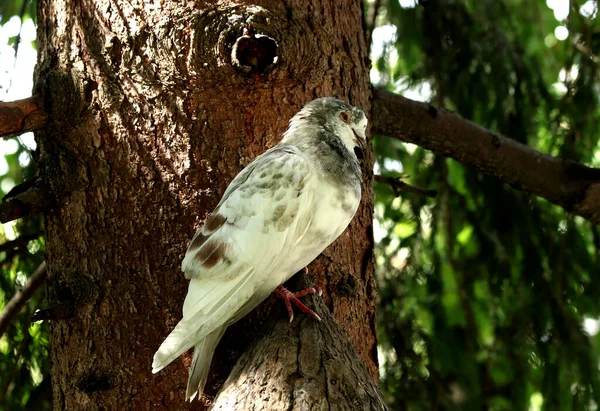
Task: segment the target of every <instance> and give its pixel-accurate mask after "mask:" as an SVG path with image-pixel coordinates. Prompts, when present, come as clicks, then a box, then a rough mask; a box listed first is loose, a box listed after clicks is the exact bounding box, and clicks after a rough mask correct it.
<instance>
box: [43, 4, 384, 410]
mask: <svg viewBox="0 0 600 411" xmlns="http://www.w3.org/2000/svg"><path fill="white" fill-rule="evenodd" d="M185 3H186V2H181V1H177V0H163V1H160V2H158V1H156V2H152V1H144V2H140V1H132V2H130V1H123V0H111V1H109V0H94V1H92V0H82V1H78V2H63V1H58V0H40V1H39V20H38V21H39V32H38V50H39V63H38V67H37V71H36V91H37V92H41V93H42V94H43V96H44V104H45V108H46V110H47V112H48V114H49V123H48V126H47V127H46V129H45V130H43V131H41V132H38V133H37V136H36V138H37V142H38V146H39V158H38V166H39V170H40V178H41V179H42V180H43V181H44V182H45V183H46V184H47V187H48V189H49V191H50V193H51V196H52V197H51V198H50V199H49V204H51V205H52V208H51V209H50V210H49V211H48V212H46V214H45V221H46V235H47V237H46V238H47V261H48V272H49V282H48V299H49V306H51V307H53V308H51V309H49V310H48V311H47V312H46V314H45V316H46V317H50V318H52V319H53V320H54V321H52V323H51V324H52V325H51V347H52V348H51V359H52V381H53V385H54V386H53V394H54V403H55V408H56V409H61V410H62V409H68V410H76V409H86V410H91V409H123V408H124V409H156V408H161V407H163V408H169V409H199V408H202V404H201V403H199V402H196V403H193V404H192V405H190V404H186V403H185V402H184V398H185V384H186V380H187V372H188V370H187V368H188V365H189V361H190V357H189V356H187V357H186V356H184V359H183V360H177V361H175V363H174V364H172V365H170V366H169V367H167V368H166V369H165V370H164V371H162V372H160V373H159V374H157V375H152V374H151V372H150V370H151V362H152V356H153V354H154V352H155V350H156V349H157V348H158V346H159V344H160V342H161V341H162V340H163V339H164V337H166V335H167V334H168V333H169V331H170V330H171V329H172V328H173V327H174V326H175V324H176V323H177V321H178V320H179V319H180V317H181V307H182V301H183V298H184V295H185V292H186V289H187V281H185V280H184V278H183V275H182V274H181V272H180V263H181V259H182V257H183V253H184V251H185V248H186V245H187V243H188V241H189V239H190V238H191V236H192V235H193V233H194V232H195V230H196V229H197V228H198V227H199V226H200V224H201V223H202V222H203V221H204V219H205V218H206V216H207V213H208V212H210V211H211V210H212V208H213V207H214V206H215V205H216V204H217V202H218V200H219V198H220V196H221V195H222V193H223V191H224V190H225V188H226V187H227V185H228V183H229V182H230V181H231V179H233V177H234V176H235V175H236V174H237V173H238V172H239V171H240V170H241V169H242V168H243V167H244V166H245V165H246V164H248V162H249V161H250V160H251V159H252V158H254V157H255V156H256V155H258V154H260V153H262V152H263V151H264V150H265V149H267V148H269V147H271V146H273V145H275V144H276V143H277V142H278V141H279V139H280V137H281V133H282V132H283V131H284V130H285V129H286V127H287V123H288V120H289V118H290V117H291V116H292V115H293V114H294V113H295V112H297V111H298V110H299V109H300V108H301V107H302V105H303V104H305V103H306V102H308V101H310V100H312V99H314V98H316V97H320V96H335V97H339V98H342V99H344V100H347V101H349V102H350V103H352V104H354V105H358V106H361V107H363V108H364V109H365V111H366V112H367V113H368V112H369V109H370V89H369V81H368V59H367V47H366V44H365V41H364V22H363V12H362V8H361V6H362V4H361V2H360V1H335V2H334V1H330V2H321V1H319V0H303V1H295V2H294V1H283V2H281V1H275V0H265V1H262V2H260V5H241V4H240V5H236V4H234V3H235V2H222V3H224V4H222V3H221V2H214V1H211V2H202V1H198V2H190V3H188V4H185ZM239 3H241V2H239ZM372 162H373V157H372V153H367V157H366V161H365V164H364V168H363V174H364V176H365V178H364V185H363V202H362V206H361V207H360V209H359V211H358V213H357V216H356V217H355V219H354V221H353V223H352V224H351V227H350V228H349V230H347V231H346V232H345V233H344V234H343V235H342V236H341V237H340V238H339V239H338V240H337V241H336V242H335V243H334V244H333V245H332V246H331V247H329V248H328V249H327V250H326V251H325V252H324V253H323V255H322V256H321V257H319V258H318V259H317V261H316V262H315V263H313V264H311V266H310V267H309V273H310V276H311V277H312V278H313V279H314V282H315V283H316V284H318V285H319V286H321V287H322V289H323V291H324V301H325V303H326V304H327V306H328V307H329V309H330V310H331V312H332V314H333V317H334V318H335V321H336V322H337V323H338V324H339V325H341V326H342V327H343V329H344V330H345V332H346V333H347V335H348V337H349V340H350V341H351V343H352V345H353V346H354V348H355V349H356V351H357V353H358V357H359V358H360V359H361V360H362V362H363V363H364V365H365V366H366V369H367V370H368V372H369V373H370V374H371V376H372V377H373V378H375V379H376V378H377V366H376V349H375V348H376V340H375V304H376V290H375V283H374V279H373V265H372V251H373V250H372V249H373V240H372V227H371V225H372V208H373V199H372V190H371V184H372V173H371V170H372ZM271 305H272V301H268V302H266V303H265V304H263V306H261V307H259V309H257V310H255V311H254V312H252V313H251V314H250V315H248V316H247V317H246V318H245V319H243V320H242V321H240V322H239V323H238V324H236V325H234V326H232V327H230V329H229V331H228V332H227V333H226V334H225V337H224V338H223V341H222V343H221V344H220V346H219V347H218V349H217V352H216V354H215V358H214V362H213V367H212V371H211V378H209V382H208V384H207V394H208V397H209V399H210V397H211V396H213V395H214V394H215V393H216V392H217V390H218V389H219V387H220V386H221V385H222V383H223V381H224V380H225V378H227V376H228V374H229V372H230V371H231V369H232V367H233V365H234V363H235V361H236V360H237V358H238V357H239V356H240V354H241V353H243V352H244V351H245V350H246V348H247V346H248V343H250V342H251V341H253V340H254V339H255V338H256V337H259V336H260V335H261V333H262V334H264V333H265V332H267V331H266V329H265V328H261V324H263V323H264V321H265V319H266V318H267V317H268V315H269V308H270V306H271ZM276 309H277V310H282V308H279V306H277V308H276ZM298 317H300V316H298ZM297 321H298V320H297ZM263 337H264V335H263ZM280 343H281V344H285V343H286V342H285V341H281V342H280ZM319 381H320V380H319ZM240 384H250V382H248V381H247V380H246V381H243V382H240Z"/></svg>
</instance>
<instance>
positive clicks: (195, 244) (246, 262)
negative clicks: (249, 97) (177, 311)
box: [153, 145, 314, 372]
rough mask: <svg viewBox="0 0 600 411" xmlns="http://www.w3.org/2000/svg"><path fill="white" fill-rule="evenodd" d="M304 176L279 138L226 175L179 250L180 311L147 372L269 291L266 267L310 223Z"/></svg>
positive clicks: (296, 156)
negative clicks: (217, 197)
mask: <svg viewBox="0 0 600 411" xmlns="http://www.w3.org/2000/svg"><path fill="white" fill-rule="evenodd" d="M312 177H313V171H312V167H311V165H310V163H309V162H308V161H307V159H306V157H304V155H302V154H301V153H300V152H299V151H298V150H297V149H295V148H294V147H292V146H285V145H283V146H276V147H274V148H273V149H271V150H269V151H267V152H266V153H264V154H263V155H261V156H259V157H257V158H256V159H255V160H254V161H253V162H252V163H251V164H250V165H249V166H248V167H247V168H246V169H245V170H244V171H243V172H241V173H240V174H239V175H238V176H237V177H236V178H235V179H234V180H233V181H232V182H231V184H230V185H229V187H228V188H227V190H226V191H225V194H224V195H223V198H222V199H221V202H220V203H219V204H218V205H217V207H216V208H215V210H214V211H213V213H212V214H211V217H210V218H209V219H208V220H207V221H206V223H205V224H204V226H203V227H202V228H201V229H200V230H198V232H197V233H196V235H195V236H194V238H193V239H192V241H191V243H190V245H189V248H188V251H187V253H186V255H185V257H184V260H183V263H182V269H183V271H184V273H185V276H186V278H189V279H191V281H190V285H189V289H188V294H187V296H186V299H185V302H184V305H183V319H182V320H181V321H180V323H179V324H177V326H176V327H175V329H174V330H173V331H172V332H171V334H170V335H169V336H168V337H167V339H165V341H164V342H163V344H162V345H161V347H160V348H159V350H158V351H157V353H156V355H155V359H154V363H153V371H154V372H157V371H159V370H160V369H162V368H163V367H164V366H166V365H167V364H169V363H170V362H171V361H173V360H174V359H175V358H177V357H178V356H179V355H181V354H182V353H183V352H185V351H186V350H187V349H189V348H190V347H191V346H193V345H195V344H196V343H197V342H198V341H200V340H201V339H203V338H205V337H206V335H208V334H209V333H211V332H212V331H214V330H215V329H216V328H218V327H220V326H222V325H224V324H228V323H229V321H230V320H231V319H232V317H233V316H234V315H235V313H237V312H239V311H240V310H241V309H242V308H243V307H244V306H245V305H246V304H250V302H252V304H253V305H256V304H258V303H260V301H261V300H262V299H263V298H265V297H266V296H267V295H268V294H269V293H270V292H271V291H272V290H271V289H268V290H267V289H263V288H265V287H264V285H265V283H266V282H267V281H268V279H269V275H271V274H273V273H274V271H276V269H277V266H278V265H279V264H281V262H282V261H284V260H285V259H286V256H287V254H288V252H289V250H290V249H292V246H293V245H294V244H295V243H297V241H298V237H301V236H303V235H304V233H306V231H307V226H308V225H309V224H310V221H311V218H310V215H311V212H310V211H311V204H312V200H313V194H314V193H313V192H312V191H311V190H310V189H308V187H307V183H309V181H310V179H311V178H312ZM261 287H262V288H261ZM258 295H260V298H257V296H258ZM257 300H258V301H257ZM247 310H248V307H244V309H243V311H247Z"/></svg>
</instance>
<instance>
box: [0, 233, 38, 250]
mask: <svg viewBox="0 0 600 411" xmlns="http://www.w3.org/2000/svg"><path fill="white" fill-rule="evenodd" d="M41 235H42V233H40V232H35V233H29V234H21V235H20V236H19V237H17V238H15V239H14V240H11V241H6V242H4V243H2V244H0V253H1V252H3V251H12V250H14V249H16V248H21V247H25V246H26V245H27V244H29V242H30V241H32V240H35V239H37V238H40V236H41Z"/></svg>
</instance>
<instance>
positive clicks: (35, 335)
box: [0, 0, 600, 411]
mask: <svg viewBox="0 0 600 411" xmlns="http://www.w3.org/2000/svg"><path fill="white" fill-rule="evenodd" d="M35 9H36V5H35V1H31V0H9V1H3V2H2V3H0V25H1V26H2V27H1V29H0V99H1V100H14V99H17V98H21V97H25V96H27V95H28V94H29V93H30V92H31V73H32V70H33V66H34V64H35V52H34V50H33V49H32V43H34V42H33V40H34V38H35ZM375 11H377V13H375ZM597 14H598V4H597V1H596V0H588V1H576V0H571V1H570V2H569V1H568V0H547V1H546V2H543V1H538V0H470V1H469V0H463V1H457V0H456V1H453V0H420V1H417V0H369V1H366V2H365V18H366V21H367V22H368V26H369V28H372V27H371V26H372V24H371V22H374V23H375V27H376V28H375V29H374V30H372V39H373V42H372V49H371V57H372V61H373V68H372V70H371V79H372V82H373V83H374V84H375V85H377V86H379V87H385V88H387V89H389V90H392V91H395V92H398V93H401V94H403V95H405V96H407V97H409V98H413V99H418V100H422V101H430V102H431V103H433V104H435V105H437V106H443V107H446V108H448V109H451V110H455V111H457V112H459V113H460V114H461V115H462V116H464V117H466V118H468V119H471V120H473V121H475V122H477V123H479V124H481V125H483V126H485V127H487V128H490V129H493V130H496V131H499V132H501V133H503V134H505V135H507V136H510V137H512V138H514V139H516V140H518V141H520V142H523V143H526V144H528V145H530V146H532V147H535V148H536V149H538V150H540V151H543V152H546V153H550V154H552V155H555V156H561V157H564V158H568V159H572V160H576V161H579V162H582V163H584V164H587V165H591V166H595V167H599V166H600V147H599V146H598V140H599V139H598V130H599V124H598V123H599V122H600V112H599V110H600V109H599V106H598V98H599V93H600V82H599V80H598V69H599V64H600V61H599V55H600V23H599V21H598V18H597ZM32 27H33V29H32ZM19 33H20V36H19ZM31 33H33V34H31ZM34 46H35V45H34V44H33V47H34ZM15 55H18V57H19V58H17V59H16V60H15V58H14V56H15ZM32 55H33V60H32ZM17 73H18V74H17ZM19 93H24V94H22V95H20V94H19ZM374 148H375V153H376V158H377V162H376V166H375V167H376V170H375V171H376V173H378V174H382V175H385V176H402V177H406V176H408V180H409V181H410V182H411V183H413V184H415V185H418V186H421V187H424V188H428V189H435V190H437V191H438V193H439V194H438V197H437V198H435V199H431V198H427V197H423V196H419V195H417V194H413V193H402V194H401V196H396V195H395V194H394V192H393V191H392V190H391V188H390V187H389V186H387V185H385V184H379V183H378V184H376V186H375V193H376V221H375V228H376V229H375V236H376V240H377V248H376V258H377V278H378V282H379V290H380V310H379V339H380V348H379V355H380V362H381V377H382V378H381V387H382V391H383V393H384V396H385V399H386V401H387V403H388V405H389V407H390V409H394V410H532V411H533V410H541V409H544V410H584V409H589V410H595V409H597V408H598V403H600V399H599V398H598V397H600V386H599V383H600V381H599V373H598V367H599V362H598V355H599V354H600V352H599V350H600V340H599V338H600V337H599V334H598V331H599V329H600V322H599V321H598V318H600V312H599V311H600V282H598V281H596V275H597V274H596V273H597V267H598V262H599V259H600V252H599V250H600V248H599V246H600V231H599V229H598V228H597V227H594V226H592V225H591V224H590V223H588V222H587V221H585V220H583V219H581V218H579V217H575V216H572V215H570V214H568V213H567V212H565V211H564V210H563V209H561V208H559V207H556V206H553V205H551V204H548V203H547V202H546V201H544V200H541V199H539V198H537V197H533V196H530V195H527V194H524V193H521V192H519V191H515V190H513V189H511V188H510V187H508V186H507V185H505V184H502V183H500V182H498V181H497V180H495V179H492V178H488V177H486V176H485V175H483V174H481V173H479V172H477V171H476V170H474V169H471V168H468V167H465V166H463V165H461V164H460V163H457V162H455V161H453V160H450V159H447V158H444V157H441V156H436V155H434V154H432V153H431V152H428V151H426V150H423V149H421V148H419V147H416V146H414V145H411V144H404V143H401V142H399V141H397V140H394V139H390V138H386V137H383V136H375V138H374ZM34 149H35V143H34V142H33V139H32V138H31V136H30V135H24V136H22V137H21V138H19V139H13V140H3V141H0V151H1V152H2V153H3V157H4V162H2V161H0V191H1V192H2V193H3V194H6V193H7V192H8V191H9V190H10V189H11V188H12V187H13V186H14V185H15V184H18V183H20V182H22V181H25V180H26V179H28V178H31V177H32V176H33V175H34V174H35V165H34V163H33V160H32V153H31V151H32V150H34ZM0 240H3V242H4V245H0V270H1V272H0V308H1V307H3V306H4V304H6V302H7V301H8V300H9V299H10V298H11V297H12V295H13V294H14V293H15V291H16V290H17V289H18V288H19V287H21V286H22V285H23V284H24V283H25V282H26V280H27V277H28V276H29V275H31V273H33V271H34V270H35V268H36V267H37V266H38V265H39V264H40V263H41V261H43V258H44V241H43V225H42V222H41V221H40V219H39V218H32V219H27V220H24V221H20V222H18V223H16V224H15V223H12V224H5V225H3V227H2V229H1V230H0ZM41 304H43V291H40V292H38V293H37V294H36V296H35V297H34V298H33V299H32V300H31V301H30V302H29V304H28V306H27V307H26V309H24V310H23V312H22V313H21V314H20V315H19V316H18V317H17V318H16V319H15V320H14V321H13V322H12V324H11V326H10V327H9V329H8V331H7V332H6V333H5V334H4V335H3V336H0V408H4V409H10V410H12V409H24V408H27V409H36V410H37V409H50V408H51V390H50V382H49V374H48V371H49V360H48V353H47V349H48V333H47V329H46V327H45V325H44V324H42V323H34V324H31V322H30V317H31V314H32V313H33V312H34V310H35V309H36V308H38V307H40V306H41Z"/></svg>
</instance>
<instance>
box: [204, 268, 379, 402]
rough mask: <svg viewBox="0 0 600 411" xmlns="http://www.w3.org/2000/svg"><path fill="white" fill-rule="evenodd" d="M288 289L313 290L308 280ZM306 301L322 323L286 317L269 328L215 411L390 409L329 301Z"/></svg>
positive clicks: (293, 283)
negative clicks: (330, 309)
mask: <svg viewBox="0 0 600 411" xmlns="http://www.w3.org/2000/svg"><path fill="white" fill-rule="evenodd" d="M286 285H287V286H289V287H290V288H292V289H304V288H307V287H310V286H311V285H310V284H309V283H308V282H307V281H306V278H305V277H304V276H303V275H297V276H295V277H293V278H292V279H291V280H290V281H288V284H286ZM306 300H308V302H309V303H310V304H309V305H310V307H311V308H313V309H314V311H315V312H316V313H317V314H319V316H320V317H321V319H322V321H321V322H318V321H316V320H314V319H313V318H310V317H308V316H305V315H302V316H301V318H300V319H299V321H294V322H293V323H292V325H290V324H289V321H288V317H287V315H286V314H283V313H281V314H280V315H278V316H277V317H278V318H274V319H273V321H271V322H269V323H267V324H266V325H265V326H264V327H263V331H261V338H260V339H258V340H257V341H256V343H255V344H254V345H253V346H252V348H251V349H248V350H246V352H245V353H244V354H242V356H241V357H240V359H239V361H238V362H237V364H236V365H235V367H234V369H233V371H232V372H231V375H230V376H229V378H228V379H227V381H225V384H223V388H222V390H221V391H220V393H219V395H218V396H217V398H215V401H214V402H213V405H212V408H211V410H213V411H217V410H218V411H230V410H251V409H264V410H332V409H333V410H352V411H358V410H365V411H379V410H385V409H387V408H386V406H385V404H384V402H383V399H382V398H381V394H380V393H379V388H378V387H377V384H376V383H375V382H374V381H373V379H371V378H370V377H369V374H368V372H367V370H366V368H365V366H364V364H363V363H362V361H361V360H360V359H359V358H358V357H357V356H356V354H355V352H354V350H353V349H352V345H351V343H350V341H349V340H348V338H347V337H346V336H345V334H344V331H343V330H342V329H341V328H340V326H339V325H337V324H336V323H335V321H334V319H333V317H332V316H331V314H330V313H329V311H328V310H327V307H325V304H323V300H322V299H321V298H320V297H318V296H314V295H313V296H310V297H307V298H306ZM253 407H254V408H253Z"/></svg>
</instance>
